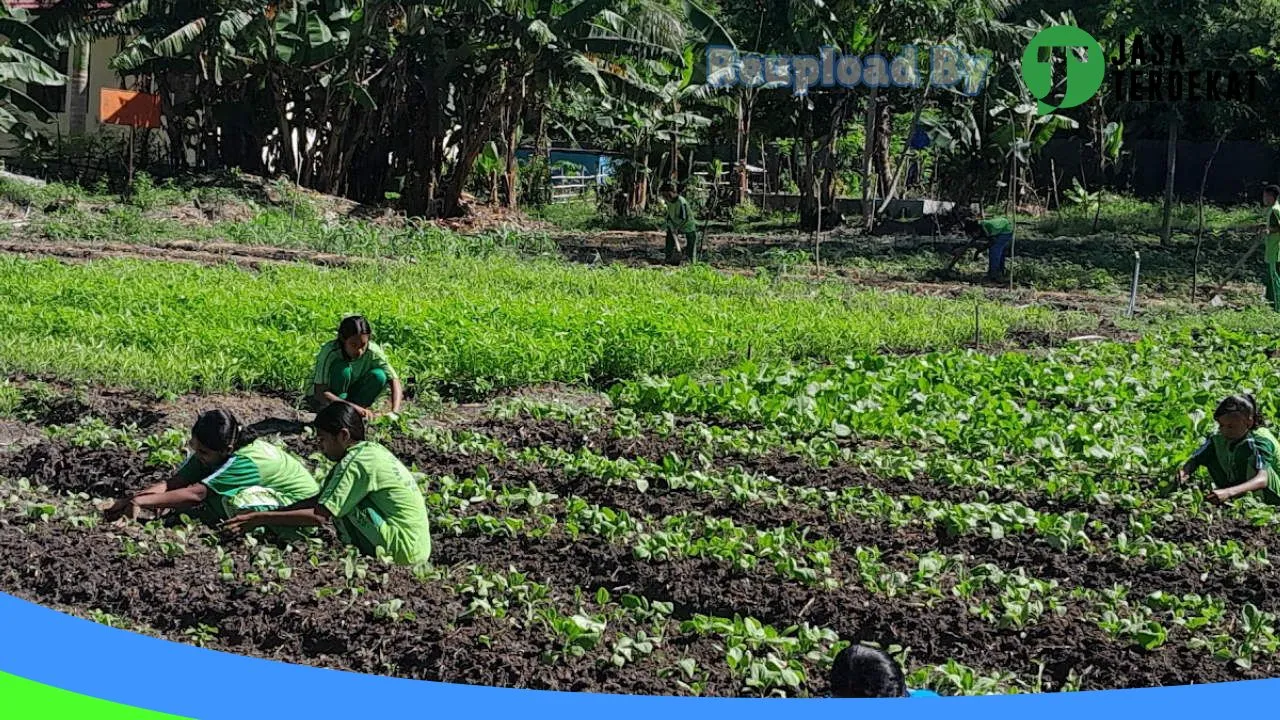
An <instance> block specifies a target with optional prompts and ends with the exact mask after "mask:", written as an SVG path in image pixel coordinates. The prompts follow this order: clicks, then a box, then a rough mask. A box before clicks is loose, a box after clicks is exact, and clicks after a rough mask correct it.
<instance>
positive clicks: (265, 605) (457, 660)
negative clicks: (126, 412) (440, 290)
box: [0, 517, 739, 695]
mask: <svg viewBox="0 0 1280 720" xmlns="http://www.w3.org/2000/svg"><path fill="white" fill-rule="evenodd" d="M231 552H232V553H233V555H235V556H236V558H237V564H238V565H239V567H241V568H243V567H246V566H247V565H248V562H249V561H248V559H247V557H246V554H245V552H244V551H243V550H241V549H234V548H233V549H232V550H231ZM475 561H476V562H486V561H485V560H484V559H483V558H478V559H476V560H475ZM290 565H291V567H292V568H293V575H292V577H291V578H290V579H289V580H288V581H287V582H284V583H282V586H283V587H282V589H281V590H280V592H278V593H263V592H261V591H259V590H257V589H253V588H247V587H246V586H244V585H240V584H231V583H225V582H221V581H219V580H218V579H217V575H218V570H217V568H218V564H217V563H216V561H215V557H214V554H213V551H212V550H210V549H209V548H207V547H204V546H201V545H198V544H196V543H191V544H190V545H189V546H188V548H187V552H186V554H185V555H182V556H179V557H176V558H167V557H164V556H162V555H160V554H159V553H151V554H148V555H143V556H141V557H135V558H127V557H125V556H124V555H123V554H122V553H121V538H120V537H119V536H117V535H114V534H112V533H111V532H110V531H104V530H101V529H99V530H83V529H73V528H68V527H66V526H61V525H58V524H37V523H29V522H26V521H25V520H23V519H21V518H13V517H7V518H0V588H3V589H4V590H5V591H6V592H10V593H15V594H17V595H19V596H22V597H25V598H28V599H30V600H32V601H34V602H39V603H43V604H50V605H58V606H62V607H77V608H85V609H95V610H101V611H105V612H109V613H111V614H113V615H117V616H120V617H124V618H128V619H129V620H131V621H133V622H136V623H141V624H145V625H147V626H150V627H151V628H153V629H155V630H157V631H158V632H160V633H162V634H164V635H165V636H166V637H168V638H169V639H172V640H177V641H187V642H190V641H191V640H192V637H191V636H190V635H188V632H187V631H188V630H190V629H193V628H198V627H199V626H200V625H205V626H209V627H213V628H216V629H217V632H216V634H213V635H212V636H211V637H210V638H209V639H208V640H207V646H208V647H211V648H214V649H220V650H225V651H228V652H234V653H239V654H244V655H252V656H256V657H263V658H268V659H274V660H281V661H286V662H292V663H300V664H306V665H314V666H319V667H329V668H334V669H339V670H350V671H355V672H366V673H375V674H389V675H396V676H401V677H409V678H415V679H425V680H437V681H443V682H457V683H469V684H475V685H493V686H505V687H520V688H534V689H547V690H576V691H593V692H617V693H633V694H677V693H678V692H679V691H678V689H677V688H676V687H675V685H674V682H673V681H671V680H668V679H665V678H663V677H661V673H662V671H664V670H669V669H671V668H673V667H674V666H675V664H676V663H677V662H678V661H679V660H681V659H683V658H686V657H687V658H693V659H695V660H696V661H697V662H698V666H699V667H701V668H703V669H704V670H706V671H708V678H707V690H708V692H710V693H712V694H718V695H735V694H737V692H738V689H739V683H738V682H737V681H735V680H734V679H733V678H732V677H730V675H729V672H728V670H727V668H726V667H725V664H724V661H723V658H724V651H723V649H722V648H720V647H718V646H717V645H716V643H714V642H713V641H711V640H710V639H705V640H704V639H701V638H688V637H682V638H679V639H677V640H675V641H673V642H672V643H671V644H669V645H668V646H665V647H662V648H660V649H659V650H658V651H656V652H655V653H654V654H653V655H651V656H648V657H645V658H641V659H639V660H638V661H636V662H634V663H632V664H628V665H626V666H624V667H623V668H616V667H613V666H612V665H608V664H607V663H605V664H601V663H597V662H596V660H597V659H598V658H599V657H600V652H606V651H605V650H601V651H600V652H597V653H594V654H588V655H587V656H584V657H581V658H574V657H564V656H561V658H560V659H559V660H557V661H555V662H552V663H548V662H546V660H545V658H544V655H545V654H547V653H556V652H557V651H559V650H561V649H562V647H563V645H562V642H560V641H557V640H556V639H555V638H554V637H553V636H552V635H551V634H549V633H546V632H543V631H542V630H541V628H540V627H534V628H531V629H529V630H525V629H521V628H520V627H518V626H516V625H514V624H512V623H509V622H503V621H499V620H494V619H490V618H486V617H474V616H466V607H464V605H463V602H462V600H461V599H460V598H459V596H457V595H455V594H454V593H453V592H452V591H450V590H449V589H447V588H444V587H441V586H438V585H433V584H430V583H422V582H419V581H417V580H415V579H414V578H413V577H412V576H411V575H410V574H409V573H408V572H407V571H405V570H402V569H395V570H393V571H392V572H391V573H390V582H389V585H387V586H371V587H368V588H367V591H366V592H365V593H364V594H362V595H361V596H360V599H359V600H354V601H353V600H350V599H349V597H350V596H344V595H341V594H334V595H327V596H325V597H321V596H320V594H318V591H321V590H326V589H328V590H332V589H337V588H342V587H343V585H344V577H343V575H342V571H341V570H340V568H339V565H338V563H336V562H331V563H327V564H321V566H320V567H312V566H311V565H310V564H309V563H307V562H305V560H304V559H303V558H302V557H301V556H294V557H293V561H292V562H291V563H290ZM497 567H502V566H497ZM370 585H371V584H370ZM557 590H562V589H561V588H557ZM393 599H398V600H401V601H403V603H404V605H403V607H402V608H401V612H402V613H405V612H412V613H413V614H414V615H415V616H416V617H414V618H412V619H410V618H407V617H405V618H402V619H400V620H390V619H378V618H377V617H376V616H375V615H374V612H373V609H372V608H373V606H374V605H375V603H379V602H388V601H390V600H393ZM562 612H563V611H562ZM610 628H611V629H612V630H613V631H615V632H621V633H630V634H634V633H636V631H637V630H638V629H639V628H638V627H637V626H636V625H635V624H634V623H631V622H630V621H623V622H617V621H615V622H613V623H611V625H610ZM612 637H613V635H610V638H612Z"/></svg>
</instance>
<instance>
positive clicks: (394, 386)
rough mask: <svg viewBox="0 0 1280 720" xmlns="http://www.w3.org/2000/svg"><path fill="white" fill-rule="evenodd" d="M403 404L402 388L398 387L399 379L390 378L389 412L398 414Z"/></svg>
mask: <svg viewBox="0 0 1280 720" xmlns="http://www.w3.org/2000/svg"><path fill="white" fill-rule="evenodd" d="M403 402H404V388H403V387H401V386H400V378H398V377H396V376H394V375H392V376H391V412H393V413H398V412H400V406H401V404H402V403H403Z"/></svg>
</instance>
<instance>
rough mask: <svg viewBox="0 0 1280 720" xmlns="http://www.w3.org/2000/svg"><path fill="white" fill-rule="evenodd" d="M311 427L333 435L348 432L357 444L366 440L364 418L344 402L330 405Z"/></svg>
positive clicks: (318, 414) (319, 413) (318, 415)
mask: <svg viewBox="0 0 1280 720" xmlns="http://www.w3.org/2000/svg"><path fill="white" fill-rule="evenodd" d="M311 427H314V428H316V429H317V430H324V431H325V432H327V433H330V434H332V435H337V434H338V433H340V432H342V431H343V430H346V431H347V432H349V433H351V439H352V440H354V441H356V442H362V441H363V440H364V416H363V415H361V414H360V413H359V412H357V411H356V409H355V408H354V407H352V406H351V405H349V404H347V403H344V402H335V403H330V404H329V405H328V406H327V407H325V408H324V409H323V410H321V411H320V412H318V413H316V419H315V420H312V421H311Z"/></svg>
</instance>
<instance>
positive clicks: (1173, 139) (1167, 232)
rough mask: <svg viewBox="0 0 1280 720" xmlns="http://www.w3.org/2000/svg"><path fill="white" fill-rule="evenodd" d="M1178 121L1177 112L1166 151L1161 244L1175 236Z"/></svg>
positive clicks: (1170, 126)
mask: <svg viewBox="0 0 1280 720" xmlns="http://www.w3.org/2000/svg"><path fill="white" fill-rule="evenodd" d="M1178 121H1179V117H1178V115H1177V114H1176V113H1175V114H1174V115H1173V116H1172V117H1171V118H1170V119H1169V144H1168V148H1167V152H1166V163H1167V167H1166V168H1165V176H1164V219H1163V221H1162V222H1161V226H1160V244H1161V245H1162V246H1168V245H1169V242H1170V240H1172V236H1173V178H1174V170H1175V169H1176V165H1177V161H1178Z"/></svg>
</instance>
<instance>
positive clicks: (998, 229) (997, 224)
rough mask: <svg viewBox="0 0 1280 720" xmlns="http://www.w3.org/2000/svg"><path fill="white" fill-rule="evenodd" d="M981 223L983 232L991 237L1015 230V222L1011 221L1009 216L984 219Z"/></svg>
mask: <svg viewBox="0 0 1280 720" xmlns="http://www.w3.org/2000/svg"><path fill="white" fill-rule="evenodd" d="M979 225H980V226H981V227H982V234H983V235H985V236H987V237H989V238H993V237H995V236H997V235H1003V234H1005V233H1011V232H1013V223H1011V222H1009V218H1002V217H993V218H989V219H987V220H983V221H982V222H981V223H979Z"/></svg>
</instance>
